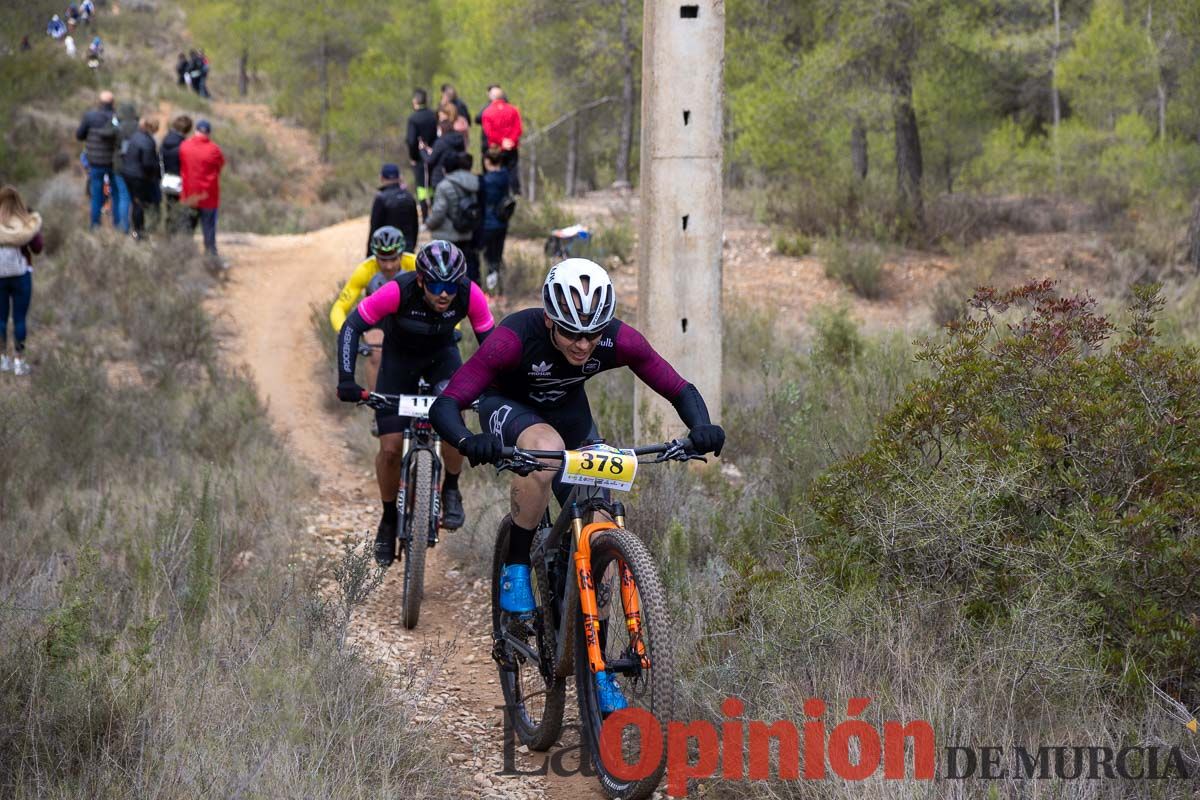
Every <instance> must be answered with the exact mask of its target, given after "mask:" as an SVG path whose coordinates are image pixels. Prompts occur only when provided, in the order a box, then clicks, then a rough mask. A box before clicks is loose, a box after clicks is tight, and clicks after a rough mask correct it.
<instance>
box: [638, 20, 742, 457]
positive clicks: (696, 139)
mask: <svg viewBox="0 0 1200 800" xmlns="http://www.w3.org/2000/svg"><path fill="white" fill-rule="evenodd" d="M724 59H725V4H724V1H723V0H689V2H677V1H676V0H672V1H671V2H667V0H647V2H646V3H645V11H644V25H643V42H642V139H641V171H640V183H641V186H640V189H641V220H640V228H639V235H640V240H639V241H640V247H639V253H638V264H639V267H638V329H639V330H641V331H642V333H644V334H645V335H646V338H647V339H649V340H650V343H651V344H652V345H653V346H654V347H655V349H657V350H658V351H659V352H660V353H661V354H662V355H663V356H664V357H665V358H666V359H667V360H668V361H670V362H671V363H672V364H674V365H675V367H676V369H678V370H679V373H680V374H681V375H683V377H684V378H686V379H687V380H689V381H691V382H692V383H694V384H695V385H696V387H697V388H699V389H700V392H701V393H702V394H703V395H704V399H705V401H706V402H707V403H708V407H709V410H710V412H711V413H712V417H713V420H714V421H718V420H720V418H721V209H722V202H721V189H722V185H721V154H722V150H721V146H722V139H721V130H722V125H721V112H722V103H723V97H724V85H723V82H722V72H723V69H724ZM635 384H636V387H637V388H636V389H635V394H634V399H635V403H636V407H637V409H638V412H637V416H636V420H635V425H634V431H635V438H636V439H637V442H638V443H639V444H643V443H649V442H651V441H654V440H657V439H660V438H662V437H664V436H667V435H675V434H678V433H679V432H680V426H679V421H678V416H677V415H676V413H675V410H674V409H673V408H671V406H670V404H669V403H667V402H666V401H665V400H663V399H662V398H660V397H659V396H658V395H657V394H655V393H654V392H653V391H652V390H650V389H649V388H647V387H645V386H643V385H642V384H641V382H640V381H638V382H635Z"/></svg>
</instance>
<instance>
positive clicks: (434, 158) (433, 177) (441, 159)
mask: <svg viewBox="0 0 1200 800" xmlns="http://www.w3.org/2000/svg"><path fill="white" fill-rule="evenodd" d="M457 116H458V110H457V109H456V108H455V107H454V106H453V105H451V104H449V103H447V104H445V105H443V106H442V107H441V108H439V109H438V138H437V141H436V142H434V143H433V146H432V147H430V146H429V144H428V143H426V145H425V147H423V148H422V151H421V157H422V158H424V159H425V166H426V167H428V168H429V188H431V189H432V190H433V191H434V192H435V194H436V192H437V185H438V184H439V183H441V182H442V178H444V177H445V176H446V173H447V172H449V171H450V170H452V169H454V166H453V165H454V164H455V163H456V159H455V155H456V154H457V153H465V152H466V151H467V142H466V140H465V139H463V135H462V134H461V133H459V132H458V131H456V130H454V120H455V119H456V118H457ZM426 224H429V221H428V220H426Z"/></svg>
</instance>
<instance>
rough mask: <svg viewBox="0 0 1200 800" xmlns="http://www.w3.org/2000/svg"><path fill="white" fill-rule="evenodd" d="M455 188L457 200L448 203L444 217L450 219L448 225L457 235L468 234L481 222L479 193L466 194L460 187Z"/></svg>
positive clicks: (481, 211)
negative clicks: (451, 226)
mask: <svg viewBox="0 0 1200 800" xmlns="http://www.w3.org/2000/svg"><path fill="white" fill-rule="evenodd" d="M456 188H458V190H459V192H458V199H457V200H455V201H453V202H451V203H450V207H449V208H448V209H447V210H446V216H447V217H449V218H450V224H451V225H453V226H454V230H456V231H458V232H459V233H470V232H471V231H473V230H475V229H476V228H478V227H479V223H480V222H482V221H483V207H482V205H481V204H480V202H479V192H468V191H467V190H465V189H463V188H462V187H456Z"/></svg>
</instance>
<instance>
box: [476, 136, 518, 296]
mask: <svg viewBox="0 0 1200 800" xmlns="http://www.w3.org/2000/svg"><path fill="white" fill-rule="evenodd" d="M511 197H512V194H511V187H510V186H509V182H508V170H506V169H504V166H503V165H502V164H501V163H500V156H499V154H497V153H495V152H488V153H487V154H485V155H484V157H483V175H482V176H480V179H479V200H480V203H481V204H482V205H483V236H482V241H483V260H484V261H485V262H486V263H487V268H488V274H487V278H485V279H484V285H485V286H486V287H487V289H488V291H495V290H496V289H497V288H498V287H499V285H500V269H501V266H502V263H503V260H504V240H505V238H506V237H507V236H508V220H509V217H510V216H511V213H510V212H506V205H507V204H508V203H509V200H510V198H511Z"/></svg>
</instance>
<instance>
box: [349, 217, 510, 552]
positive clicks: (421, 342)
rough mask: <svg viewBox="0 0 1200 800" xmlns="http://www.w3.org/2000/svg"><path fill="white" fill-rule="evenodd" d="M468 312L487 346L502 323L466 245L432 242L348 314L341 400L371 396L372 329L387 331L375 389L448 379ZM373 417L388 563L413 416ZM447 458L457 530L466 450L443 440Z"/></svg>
mask: <svg viewBox="0 0 1200 800" xmlns="http://www.w3.org/2000/svg"><path fill="white" fill-rule="evenodd" d="M464 318H466V319H469V320H470V322H471V327H472V328H473V329H474V331H475V337H476V338H477V339H478V340H479V342H480V343H481V344H482V343H483V341H484V340H485V339H486V338H487V336H488V334H489V333H490V332H491V331H492V329H493V328H494V327H495V324H496V323H495V321H494V320H493V319H492V312H491V310H490V309H489V308H488V302H487V297H486V296H485V295H484V293H483V290H482V289H480V288H479V286H478V285H477V284H475V283H474V282H472V281H471V280H469V279H468V278H467V265H466V259H465V257H464V256H463V254H462V251H461V250H459V249H458V248H457V247H455V246H454V245H453V244H451V243H450V242H446V241H442V240H440V239H439V240H436V241H432V242H430V243H429V244H427V245H425V246H424V247H422V248H421V251H420V252H419V253H418V254H417V258H416V270H415V271H413V272H403V273H401V274H399V275H398V276H396V278H395V279H393V280H391V281H389V282H387V283H385V284H384V285H383V286H382V287H381V288H380V289H379V290H378V291H376V292H374V293H372V294H371V295H370V296H368V297H367V298H365V299H364V300H363V301H362V302H361V303H359V304H358V307H357V308H355V309H354V311H352V312H350V314H349V315H347V317H346V321H345V322H344V323H343V324H342V329H341V332H340V333H339V334H338V387H337V393H338V399H340V400H344V401H346V402H356V401H358V400H361V399H363V398H364V396H365V394H366V392H365V390H364V389H363V388H362V387H361V386H359V385H358V384H357V383H356V382H355V380H354V367H355V362H356V361H357V357H358V342H359V338H360V337H361V336H362V335H363V333H364V332H365V331H367V330H368V329H370V328H373V327H378V328H381V329H382V330H383V334H384V335H383V357H382V359H381V363H380V367H379V377H378V379H377V381H376V389H375V390H376V391H378V392H381V393H384V394H412V393H415V392H416V391H417V382H418V381H419V380H420V379H421V378H425V380H426V381H428V382H429V384H430V385H431V386H435V387H436V386H437V385H438V384H440V383H443V382H445V381H448V380H449V379H450V376H451V375H453V374H454V371H455V370H456V369H458V368H459V367H460V366H462V357H461V356H460V355H459V352H458V345H457V344H456V343H455V339H454V328H455V326H456V325H458V323H459V322H460V321H462V320H463V319H464ZM375 419H376V423H377V425H378V428H379V455H378V456H376V458H375V473H376V477H377V478H378V480H379V494H380V500H381V501H382V502H383V517H382V519H381V520H380V522H379V528H378V530H377V531H376V534H375V560H376V561H377V562H378V563H379V564H380V565H381V566H387V565H389V564H391V563H392V561H393V560H394V558H395V548H396V523H397V520H398V518H399V512H398V509H397V508H396V496H397V494H398V491H399V484H400V467H401V465H402V462H403V444H404V430H405V429H406V428H407V427H408V423H409V418H407V417H401V416H398V415H397V413H396V411H395V410H394V409H390V410H378V411H376V412H375ZM442 461H443V463H444V464H445V467H446V471H445V473H444V478H443V482H442V497H441V500H442V527H443V528H446V529H448V530H453V529H455V528H459V527H462V525H463V522H464V521H465V515H464V513H463V505H462V494H461V493H460V492H459V489H458V477H459V475H460V474H461V473H462V455H461V454H460V453H459V452H458V451H457V449H456V448H454V447H451V446H450V445H449V444H447V443H443V445H442Z"/></svg>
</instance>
